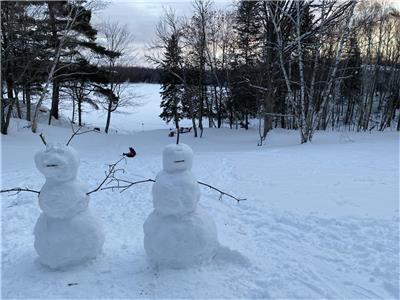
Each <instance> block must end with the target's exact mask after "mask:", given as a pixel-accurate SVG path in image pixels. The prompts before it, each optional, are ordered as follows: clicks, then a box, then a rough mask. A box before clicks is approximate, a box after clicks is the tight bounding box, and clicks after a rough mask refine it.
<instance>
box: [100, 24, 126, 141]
mask: <svg viewBox="0 0 400 300" xmlns="http://www.w3.org/2000/svg"><path fill="white" fill-rule="evenodd" d="M100 34H101V38H102V40H103V46H104V47H105V48H106V49H107V51H108V52H109V55H106V56H105V57H104V64H105V65H106V71H107V74H108V84H107V85H106V86H105V87H100V86H99V87H98V89H97V92H98V93H100V94H101V95H103V96H104V97H105V99H106V101H105V104H104V108H105V109H106V110H107V120H106V126H105V129H104V131H105V132H106V133H108V131H109V128H110V123H111V114H112V113H113V112H114V111H116V110H117V109H118V107H120V106H121V105H122V104H123V102H124V101H122V100H123V99H122V98H123V96H124V95H123V92H124V88H123V86H122V82H121V80H120V78H119V73H118V72H117V69H118V63H121V59H122V58H123V56H124V55H125V54H126V51H127V50H128V46H129V44H130V43H131V42H132V40H133V38H132V35H131V33H130V32H129V31H128V29H127V27H126V25H122V24H120V23H119V22H117V21H116V22H109V21H107V22H104V23H102V24H101V27H100ZM125 100H127V99H125Z"/></svg>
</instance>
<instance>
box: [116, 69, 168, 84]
mask: <svg viewBox="0 0 400 300" xmlns="http://www.w3.org/2000/svg"><path fill="white" fill-rule="evenodd" d="M116 71H117V72H118V74H119V80H120V81H121V82H129V83H139V82H145V83H160V82H161V71H160V70H158V69H155V68H146V67H127V66H117V67H116Z"/></svg>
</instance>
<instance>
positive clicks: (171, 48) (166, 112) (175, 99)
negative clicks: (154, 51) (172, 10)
mask: <svg viewBox="0 0 400 300" xmlns="http://www.w3.org/2000/svg"><path fill="white" fill-rule="evenodd" d="M181 59H182V58H181V49H180V46H179V35H178V34H177V33H173V34H172V35H171V37H170V38H169V39H168V41H167V47H166V49H165V53H164V60H163V64H162V68H163V73H162V77H161V92H160V94H161V99H162V101H161V104H160V107H161V108H162V110H163V111H162V113H161V114H160V117H161V118H162V119H163V120H165V121H166V122H167V123H169V122H170V121H171V120H174V123H175V127H176V129H177V131H179V120H180V119H182V113H183V109H182V102H183V101H182V100H183V92H184V91H183V84H182V82H181V81H180V80H179V78H177V77H176V76H174V75H172V72H174V73H176V74H180V73H181V71H180V65H181Z"/></svg>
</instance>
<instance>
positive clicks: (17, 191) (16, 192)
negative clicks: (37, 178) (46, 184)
mask: <svg viewBox="0 0 400 300" xmlns="http://www.w3.org/2000/svg"><path fill="white" fill-rule="evenodd" d="M11 192H15V194H13V195H17V194H19V193H21V192H31V193H36V194H38V195H39V194H40V192H39V191H36V190H31V189H28V188H20V187H17V188H12V189H6V190H0V193H11Z"/></svg>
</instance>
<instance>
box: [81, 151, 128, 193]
mask: <svg viewBox="0 0 400 300" xmlns="http://www.w3.org/2000/svg"><path fill="white" fill-rule="evenodd" d="M123 160H125V157H121V158H120V159H119V160H118V161H117V162H116V163H113V164H111V165H109V166H108V172H106V177H105V178H104V179H103V181H102V182H101V183H100V184H99V185H98V186H97V187H96V188H95V189H94V190H92V191H90V192H88V193H86V195H90V194H92V193H95V192H97V191H99V190H100V189H102V188H101V187H102V186H103V185H104V184H105V183H106V182H107V180H108V179H111V181H112V180H113V178H114V175H115V172H116V171H118V170H121V169H115V168H116V166H117V165H118V164H119V163H120V162H121V161H123Z"/></svg>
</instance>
